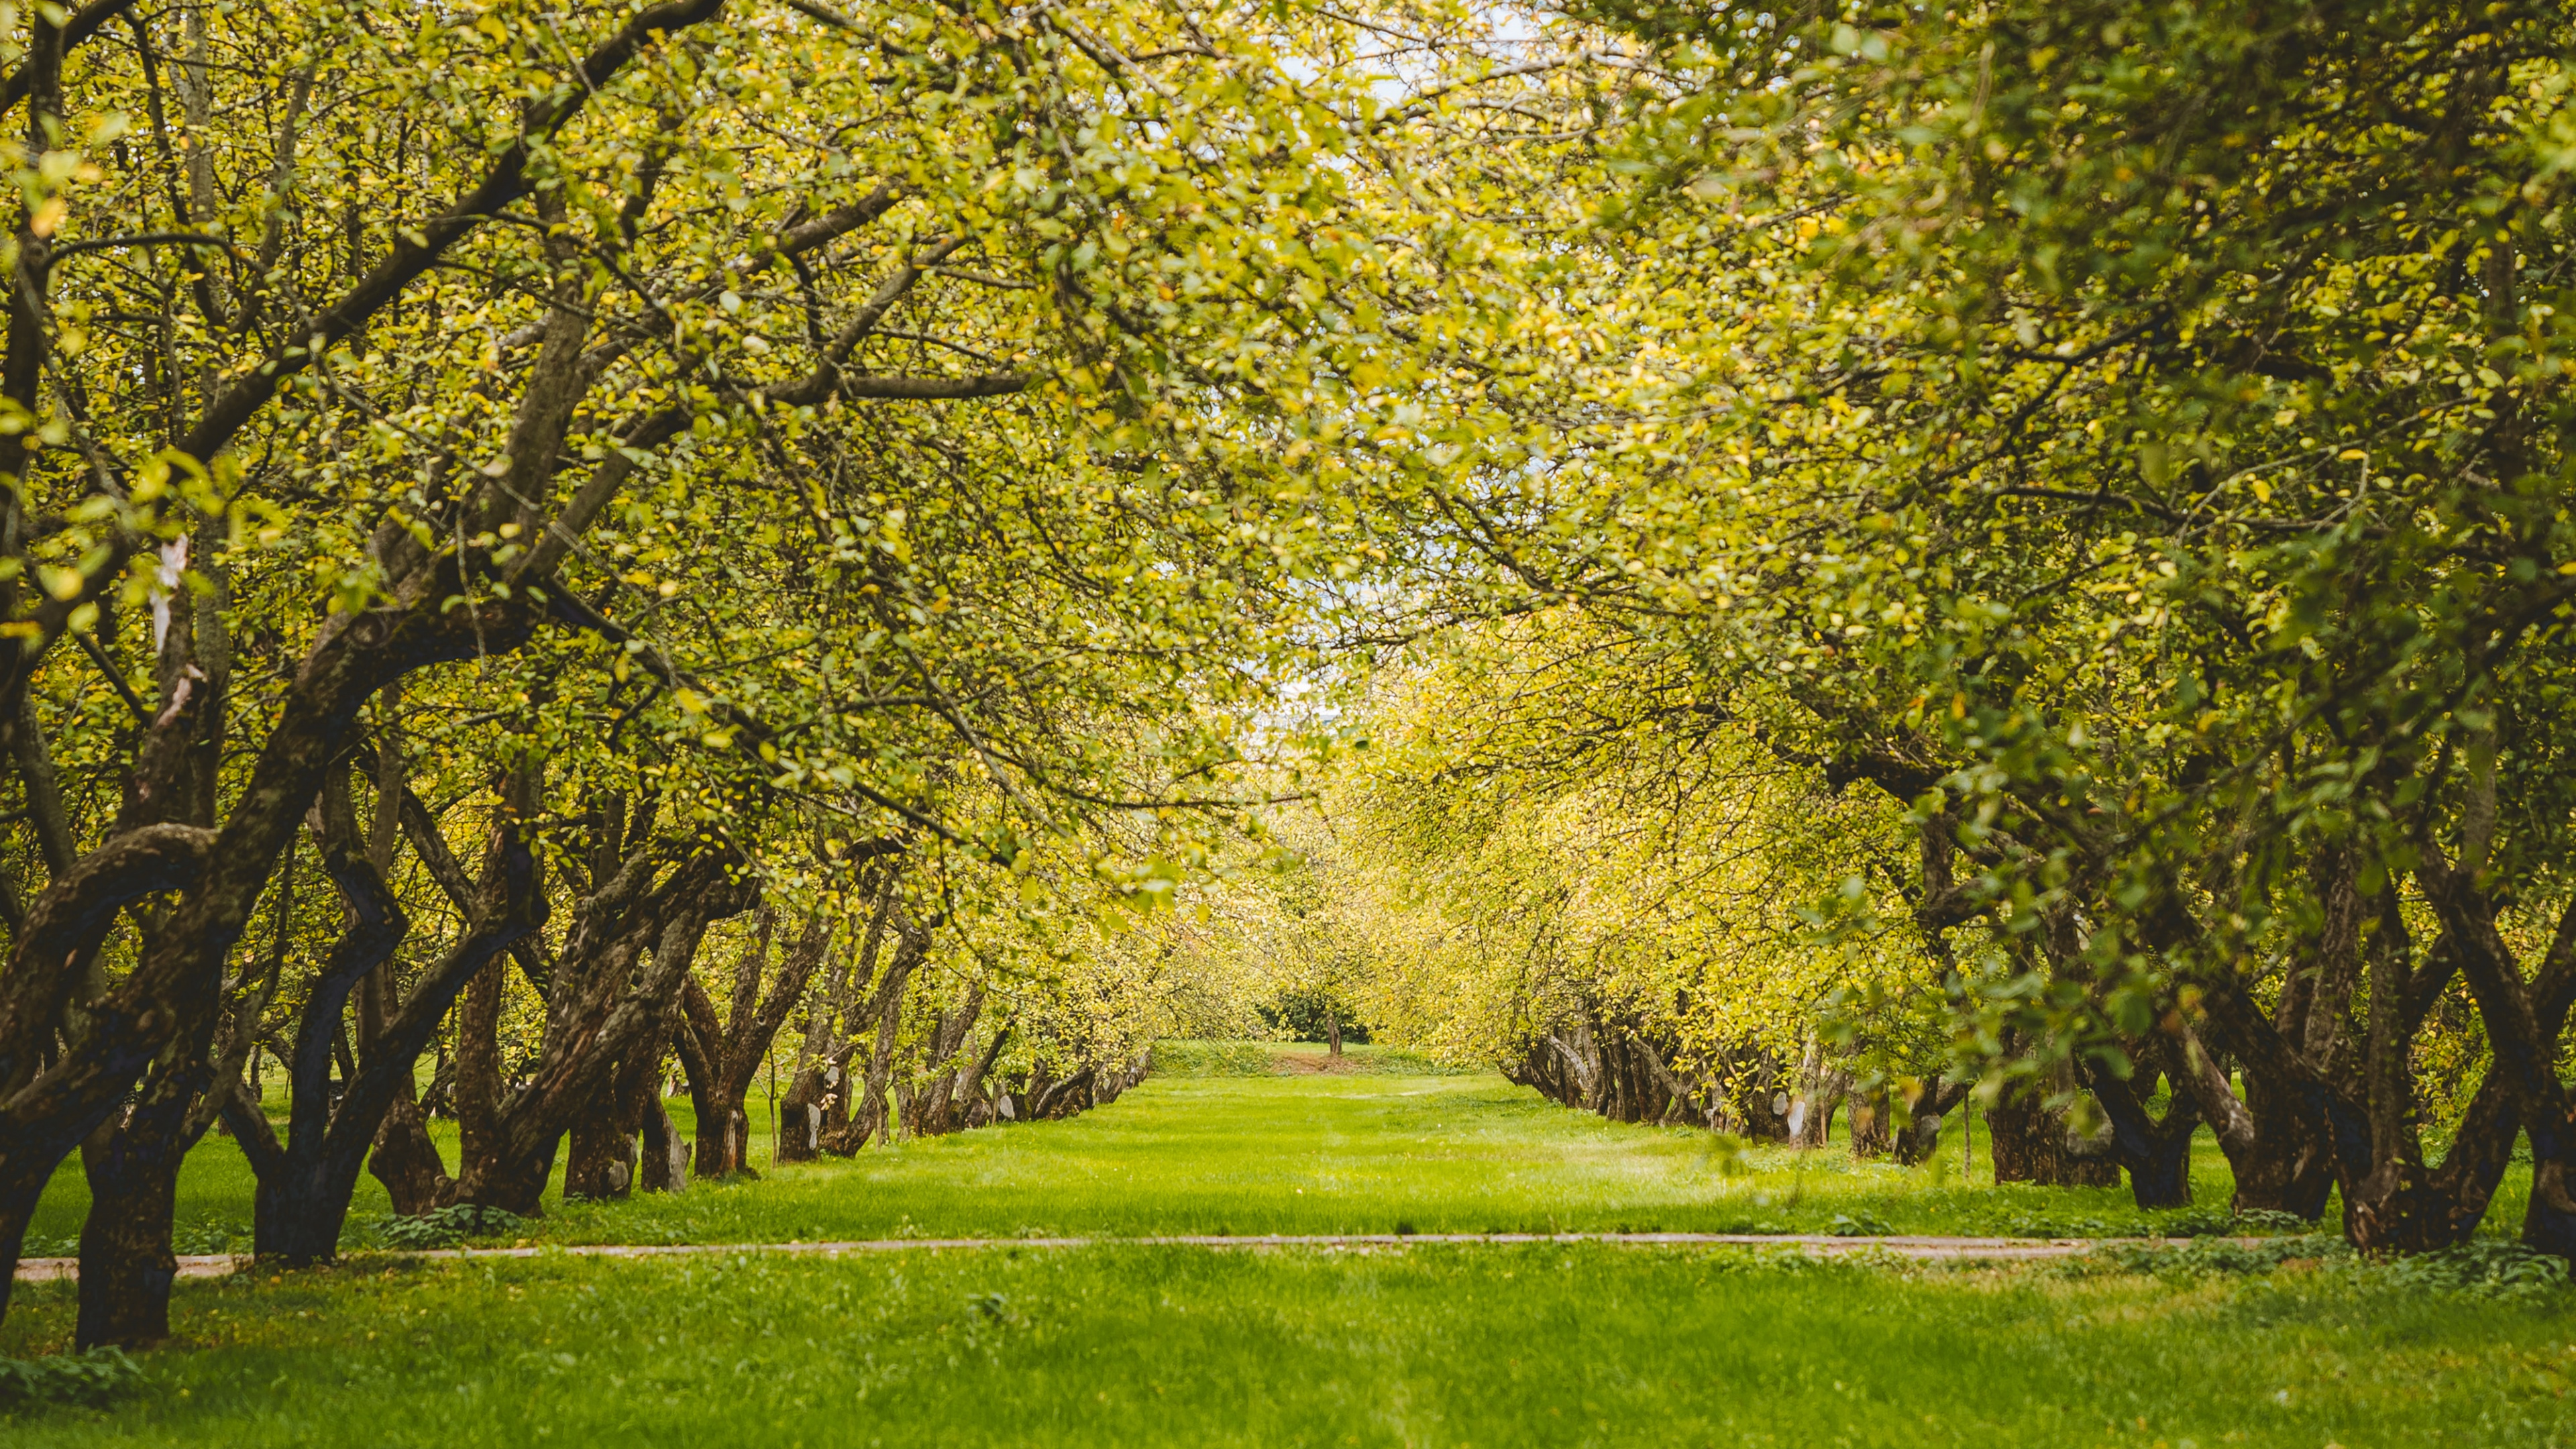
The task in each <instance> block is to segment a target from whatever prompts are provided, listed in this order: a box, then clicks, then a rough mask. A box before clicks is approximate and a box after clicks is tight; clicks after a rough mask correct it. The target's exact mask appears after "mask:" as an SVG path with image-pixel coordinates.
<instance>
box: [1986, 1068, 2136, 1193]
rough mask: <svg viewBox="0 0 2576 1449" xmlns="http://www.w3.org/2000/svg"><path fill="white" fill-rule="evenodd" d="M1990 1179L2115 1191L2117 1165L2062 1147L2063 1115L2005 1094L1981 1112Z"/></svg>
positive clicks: (2032, 1099) (2020, 1095) (2033, 1099)
mask: <svg viewBox="0 0 2576 1449" xmlns="http://www.w3.org/2000/svg"><path fill="white" fill-rule="evenodd" d="M1986 1127H1987V1131H1988V1133H1989V1136H1990V1141H1989V1143H1988V1151H1989V1152H1990V1153H1991V1154H1992V1156H1993V1161H1994V1165H1995V1181H1997V1182H2030V1183H2037V1184H2039V1185H2040V1186H2043V1187H2117V1186H2119V1185H2120V1165H2119V1164H2118V1163H2117V1162H2114V1161H2112V1160H2111V1159H2110V1158H2109V1157H2108V1156H2098V1157H2097V1156H2085V1155H2080V1154H2078V1153H2076V1152H2074V1151H2073V1150H2072V1149H2070V1148H2069V1146H2068V1145H2067V1140H2066V1137H2067V1131H2066V1114H2065V1113H2063V1112H2055V1111H2050V1110H2049V1109H2047V1108H2045V1107H2042V1106H2041V1105H2039V1102H2038V1099H2037V1094H2036V1093H2034V1092H2030V1091H2021V1092H2012V1091H2007V1092H2006V1093H2005V1094H2004V1095H2003V1096H2002V1097H2001V1098H1998V1099H1997V1100H1996V1102H1995V1104H1994V1105H1993V1106H1992V1107H1990V1108H1988V1109H1987V1110H1986Z"/></svg>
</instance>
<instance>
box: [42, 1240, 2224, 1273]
mask: <svg viewBox="0 0 2576 1449" xmlns="http://www.w3.org/2000/svg"><path fill="white" fill-rule="evenodd" d="M2191 1241H2192V1240H2191V1239H2189V1238H2166V1239H2151V1238H1918V1237H1880V1238H1873V1237H1849V1238H1838V1237H1824V1236H1821V1235H1817V1234H1798V1233H1771V1234H1757V1233H1403V1234H1397V1233H1345V1234H1340V1235H1334V1236H1289V1235H1277V1234H1247V1235H1243V1236H1235V1237H1215V1236H1171V1237H1155V1238H870V1239H861V1240H858V1241H854V1242H845V1243H679V1244H631V1243H580V1244H570V1245H563V1244H552V1243H549V1244H547V1245H545V1246H543V1247H533V1248H445V1249H439V1250H435V1251H429V1252H417V1253H386V1254H381V1255H370V1256H382V1257H388V1258H433V1259H436V1258H452V1259H465V1258H536V1257H543V1256H545V1255H547V1254H554V1253H560V1254H564V1255H567V1256H571V1257H578V1258H669V1257H685V1256H688V1255H691V1254H700V1253H781V1254H788V1255H802V1256H808V1257H824V1258H840V1257H845V1256H849V1255H853V1254H867V1253H920V1252H941V1251H947V1250H957V1251H973V1250H978V1249H990V1248H1088V1247H1093V1246H1102V1247H1121V1246H1133V1247H1154V1248H1323V1249H1336V1248H1357V1249H1374V1248H1395V1247H1403V1246H1406V1245H1408V1244H1413V1243H1622V1244H1633V1245H1636V1246H1640V1247H1662V1246H1700V1245H1713V1246H1720V1247H1740V1248H1796V1249H1798V1250H1800V1251H1802V1252H1807V1253H1814V1254H1821V1255H1826V1256H1832V1255H1835V1254H1842V1253H1863V1252H1877V1253H1890V1254H1893V1255H1895V1256H1897V1257H1900V1258H1924V1259H1957V1260H1968V1261H1981V1262H1998V1263H2015V1262H2031V1261H2035V1260H2039V1259H2047V1258H2071V1257H2074V1256H2075V1255H2076V1254H2079V1253H2089V1252H2091V1251H2092V1250H2093V1249H2095V1248H2096V1247H2101V1246H2106V1245H2115V1244H2116V1245H2124V1246H2144V1245H2147V1244H2149V1243H2156V1242H2162V1243H2165V1244H2168V1245H2172V1246H2182V1245H2184V1244H2187V1243H2189V1242H2191ZM2224 1241H2228V1242H2234V1243H2238V1244H2242V1245H2244V1246H2248V1247H2251V1246H2253V1245H2254V1244H2256V1243H2259V1242H2261V1241H2262V1239H2260V1238H2231V1239H2226V1240H2224ZM250 1262H251V1260H250V1258H249V1257H248V1256H247V1255H236V1254H209V1255H203V1256H189V1257H182V1258H181V1259H179V1276H180V1277H182V1278H221V1277H224V1276H226V1275H227V1274H230V1273H233V1272H236V1271H238V1270H239V1269H242V1268H244V1267H247V1266H249V1264H250ZM79 1276H80V1260H79V1259H77V1258H27V1259H22V1260H21V1261H20V1262H19V1264H18V1281H20V1282H22V1283H29V1282H47V1281H52V1280H57V1279H64V1278H77V1277H79Z"/></svg>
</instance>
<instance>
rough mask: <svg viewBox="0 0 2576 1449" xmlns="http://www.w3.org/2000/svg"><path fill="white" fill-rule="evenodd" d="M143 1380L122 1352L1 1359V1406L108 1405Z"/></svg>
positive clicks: (139, 1370)
mask: <svg viewBox="0 0 2576 1449" xmlns="http://www.w3.org/2000/svg"><path fill="white" fill-rule="evenodd" d="M142 1377H143V1368H142V1366H141V1365H140V1364H137V1363H136V1362H135V1361H134V1360H132V1359H130V1358H127V1357H126V1356H125V1351H124V1350H123V1349H119V1348H93V1349H90V1350H87V1351H86V1352H83V1353H58V1354H54V1355H52V1356H50V1357H47V1358H0V1404H10V1405H19V1404H90V1405H97V1404H104V1403H106V1402H107V1401H108V1400H109V1399H111V1398H113V1397H115V1396H116V1395H117V1394H118V1393H119V1392H120V1391H122V1390H124V1389H126V1388H128V1387H130V1386H131V1385H133V1384H134V1383H135V1382H136V1381H138V1380H140V1379H141V1378H142Z"/></svg>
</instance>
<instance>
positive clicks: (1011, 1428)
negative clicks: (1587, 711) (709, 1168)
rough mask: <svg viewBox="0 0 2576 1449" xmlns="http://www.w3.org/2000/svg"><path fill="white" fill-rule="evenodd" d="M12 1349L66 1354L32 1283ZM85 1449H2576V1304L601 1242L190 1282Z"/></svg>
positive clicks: (2240, 1285)
mask: <svg viewBox="0 0 2576 1449" xmlns="http://www.w3.org/2000/svg"><path fill="white" fill-rule="evenodd" d="M21 1295H22V1302H21V1306H20V1308H19V1309H18V1311H16V1312H14V1313H13V1314H12V1315H11V1317H10V1320H9V1324H8V1327H7V1328H6V1330H5V1331H0V1351H7V1352H13V1353H24V1352H27V1351H29V1350H31V1349H35V1348H38V1347H41V1346H43V1345H45V1344H46V1343H48V1342H50V1341H53V1340H56V1339H59V1338H60V1336H61V1335H62V1334H63V1333H64V1332H66V1330H67V1328H68V1324H69V1318H70V1307H69V1301H70V1300H69V1292H68V1289H67V1288H65V1287H64V1286H61V1285H52V1284H47V1285H40V1286H31V1287H29V1288H25V1289H22V1290H21ZM178 1328H179V1331H180V1332H181V1334H182V1335H184V1338H185V1340H186V1342H185V1345H184V1346H181V1347H174V1348H170V1349H165V1350H162V1351H160V1352H157V1353H153V1354H151V1355H148V1356H147V1359H146V1362H147V1377H146V1379H145V1380H144V1381H143V1383H142V1384H141V1385H140V1386H139V1387H138V1388H136V1389H134V1390H132V1391H130V1393H129V1396H128V1397H127V1398H126V1399H124V1400H123V1401H122V1402H121V1403H119V1404H118V1405H116V1406H114V1407H112V1408H109V1409H105V1410H96V1409H78V1408H47V1409H38V1410H32V1411H21V1412H18V1413H16V1414H14V1415H12V1414H8V1413H6V1412H5V1411H0V1439H5V1440H6V1442H8V1443H9V1444H11V1445H12V1446H17V1449H40V1446H45V1449H50V1446H71V1445H85V1446H86V1445H147V1444H148V1445H160V1444H174V1445H175V1444H191V1445H195V1444H245V1445H247V1444H258V1445H262V1446H270V1449H289V1446H299V1445H314V1446H323V1445H329V1446H334V1449H338V1446H345V1445H350V1444H367V1445H387V1446H402V1445H423V1446H431V1445H435V1446H440V1449H462V1446H471V1445H494V1446H509V1449H524V1446H527V1445H531V1444H541V1443H557V1444H602V1443H626V1444H643V1445H657V1444H670V1445H691V1446H727V1445H745V1446H755V1445H756V1446H766V1449H801V1446H814V1449H821V1446H825V1445H832V1446H843V1445H850V1446H856V1445H887V1446H896V1445H901V1446H914V1445H981V1444H995V1445H1053V1444H1065V1445H1104V1444H1115V1445H1122V1446H1135V1445H1164V1444H1170V1445H1235V1444H1241V1445H1262V1446H1266V1449H1267V1446H1296V1445H1313V1446H1343V1445H1365V1446H1380V1445H1384V1446H1398V1445H1405V1446H1421V1449H1429V1446H1435V1445H1436V1446H1464V1445H1493V1446H1515V1445H1560V1444H1561V1445H1629V1444H1634V1445H1730V1446H1732V1445H1761V1446H1782V1449H1792V1446H1794V1449H1806V1446H1823V1445H1855V1446H1862V1445H1867V1446H1879V1445H1884V1446H1894V1449H1934V1446H1949V1445H1959V1446H2009V1445H2029V1446H2048V1449H2059V1446H2077V1445H2118V1446H2134V1449H2151V1446H2163V1449H2181V1446H2186V1445H2189V1446H2200V1449H2215V1446H2218V1445H2278V1446H2296V1449H2320V1446H2324V1445H2328V1444H2339V1445H2343V1446H2346V1449H2363V1446H2388V1445H2436V1444H2457V1445H2514V1446H2526V1449H2545V1446H2576V1417H2571V1415H2576V1410H2571V1405H2570V1403H2569V1401H2568V1399H2567V1398H2566V1394H2567V1392H2568V1389H2569V1387H2570V1386H2571V1383H2576V1312H2571V1296H2570V1295H2569V1293H2568V1292H2567V1290H2564V1289H2559V1290H2554V1291H2543V1292H2540V1293H2537V1294H2534V1295H2532V1296H2530V1297H2528V1298H2512V1297H2505V1298H2495V1297H2480V1296H2474V1295H2470V1294H2463V1293H2458V1292H2448V1291H2428V1290H2425V1289H2423V1288H2421V1287H2420V1286H2414V1285H2409V1284H2406V1283H2403V1282H2400V1281H2397V1280H2396V1279H2394V1278H2393V1277H2392V1276H2391V1275H2390V1273H2389V1272H2388V1270H2385V1269H2379V1268H2373V1267H2368V1266H2359V1265H2352V1264H2349V1263H2339V1262H2328V1263H2327V1264H2325V1265H2323V1266H2322V1267H2318V1266H2312V1265H2309V1264H2305V1263H2300V1262H2293V1263H2291V1264H2290V1265H2288V1267H2287V1268H2285V1269H2283V1270H2280V1271H2276V1272H2272V1273H2268V1274H2258V1275H2254V1276H2242V1277H2236V1276H2225V1275H2209V1276H2200V1277H2185V1278H2173V1279H2166V1278H2150V1277H2143V1276H2138V1275H2134V1274H2127V1273H2110V1274H2101V1275H2098V1276H2084V1275H2081V1274H2079V1273H2076V1272H2070V1271H2069V1270H2066V1269H2062V1268H2017V1269H2010V1270H1997V1269H1965V1268H1943V1267H1928V1268H1925V1267H1893V1266H1876V1265H1868V1264H1820V1263H1810V1262H1805V1261H1801V1260H1798V1259H1796V1258H1794V1257H1791V1258H1787V1259H1785V1260H1784V1259H1783V1258H1779V1257H1771V1256H1765V1255H1757V1254H1753V1253H1749V1252H1746V1251H1743V1250H1675V1249H1646V1248H1633V1247H1613V1246H1602V1245H1583V1246H1577V1247H1560V1246H1533V1247H1441V1246H1434V1245H1414V1246H1410V1247H1407V1248H1400V1249H1386V1250H1377V1251H1366V1252H1321V1251H1310V1250H1251V1249H1238V1250H1214V1251H1210V1250H1190V1249H1177V1248H1153V1247H1142V1246H1103V1247H1093V1248H1088V1249H1081V1250H1045V1249H1024V1248H1005V1247H996V1248H987V1249H978V1250H967V1251H947V1252H938V1253H932V1252H927V1251H925V1252H921V1253H918V1254H914V1255H906V1256H901V1257H890V1256H885V1255H874V1256H869V1257H866V1258H851V1259H845V1260H841V1261H824V1260H815V1259H790V1258H783V1257H764V1256H761V1255H756V1254H744V1255H739V1256H732V1257H720V1258H714V1259H701V1258H692V1259H679V1260H670V1259H666V1260H654V1261H634V1260H628V1261H596V1260H573V1259H565V1258H560V1257H556V1258H540V1259H536V1260H513V1261H493V1260H485V1261H482V1262H477V1263H471V1264H453V1263H451V1264H441V1265H433V1266H426V1267H423V1266H394V1267H383V1266H378V1267H373V1268H369V1269H365V1270H356V1269H343V1270H340V1271H338V1272H326V1273H316V1274H299V1275H287V1276H284V1277H282V1278H280V1277H269V1276H252V1277H248V1278H245V1279H242V1280H238V1281H233V1282H223V1283H191V1284H188V1285H185V1286H184V1287H183V1288H182V1290H181V1292H180V1295H179V1301H178Z"/></svg>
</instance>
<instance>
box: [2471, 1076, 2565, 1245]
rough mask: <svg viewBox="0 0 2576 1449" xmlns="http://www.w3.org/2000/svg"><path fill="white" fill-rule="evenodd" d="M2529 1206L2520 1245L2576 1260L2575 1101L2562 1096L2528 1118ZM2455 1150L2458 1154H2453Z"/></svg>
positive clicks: (2523, 1220) (2539, 1108)
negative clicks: (2529, 1154) (2529, 1144)
mask: <svg viewBox="0 0 2576 1449" xmlns="http://www.w3.org/2000/svg"><path fill="white" fill-rule="evenodd" d="M2525 1130H2526V1131H2528V1132H2529V1133H2530V1135H2531V1205H2530V1206H2529V1207H2527V1208H2525V1209H2524V1211H2523V1215H2522V1244H2523V1246H2524V1247H2526V1248H2531V1249H2535V1250H2537V1251H2539V1252H2543V1253H2555V1254H2557V1255H2558V1256H2559V1257H2562V1258H2567V1259H2571V1260H2576V1194H2571V1193H2570V1191H2569V1189H2570V1188H2576V1099H2571V1098H2570V1096H2569V1095H2568V1094H2566V1093H2563V1092H2562V1093H2561V1094H2560V1095H2559V1099H2558V1100H2557V1101H2555V1102H2551V1103H2547V1104H2545V1105H2542V1106H2540V1107H2538V1108H2536V1109H2535V1110H2533V1111H2532V1112H2531V1113H2530V1114H2529V1124H2528V1126H2527V1127H2526V1129H2525ZM2454 1150H2457V1149H2454Z"/></svg>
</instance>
